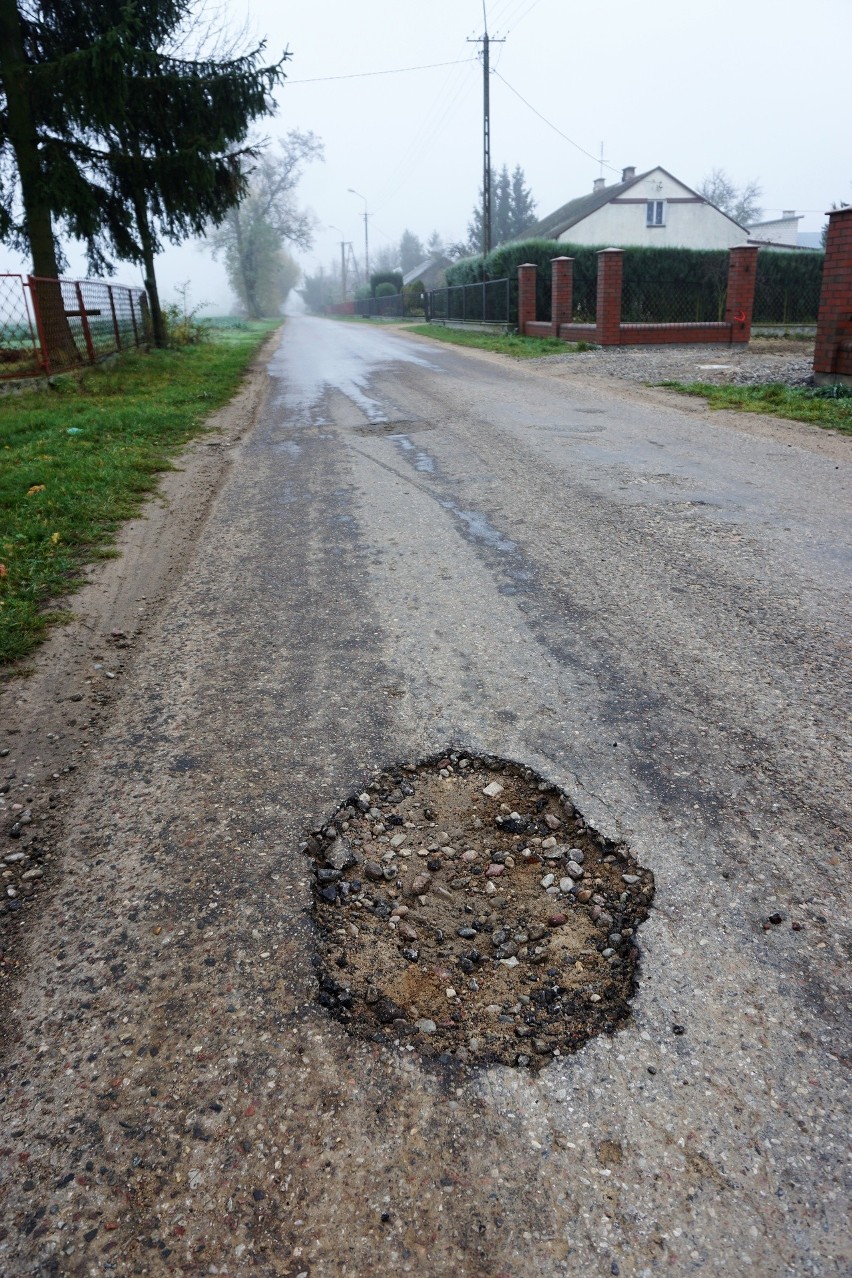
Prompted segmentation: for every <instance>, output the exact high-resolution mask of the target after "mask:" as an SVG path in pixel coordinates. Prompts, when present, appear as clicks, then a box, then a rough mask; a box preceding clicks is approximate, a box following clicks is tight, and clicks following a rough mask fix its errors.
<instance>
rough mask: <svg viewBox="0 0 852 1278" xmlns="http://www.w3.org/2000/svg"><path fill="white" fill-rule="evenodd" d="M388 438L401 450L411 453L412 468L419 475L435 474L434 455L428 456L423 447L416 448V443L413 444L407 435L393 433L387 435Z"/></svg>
mask: <svg viewBox="0 0 852 1278" xmlns="http://www.w3.org/2000/svg"><path fill="white" fill-rule="evenodd" d="M388 439H392V440H393V442H394V443H395V444H396V446H397V448H399V449H401V450H402V452H404V453H408V454H409V455H411V454H413V457H412V458H411V459H412V461H413V462H414V469H415V470H416V471H419V473H420V474H421V475H434V474H435V471H436V469H437V467H436V465H435V459H434V457H430V456H429V454H428V453H427V452H426V451H425V450H424V449H422V448H418V447H417V445H416V444H413V443H412V442H411V440H410V439H409V438H408V436H407V435H400V434H396V433H394V434H393V435H389V436H388Z"/></svg>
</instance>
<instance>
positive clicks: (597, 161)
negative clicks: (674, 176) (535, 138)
mask: <svg viewBox="0 0 852 1278" xmlns="http://www.w3.org/2000/svg"><path fill="white" fill-rule="evenodd" d="M494 74H495V75H496V76H497V78H498V80H502V81H503V83H504V84H505V86H506V88H507V89H509V90H510V91H511V92H512V93H514V95H515V97H516V98H520V100H521V101H522V102H523V104H524V106H525V107H529V109H530V111H532V113H533V115H537V116H538V118H539V119H540V120H543V121H544V123H545V124H546V125H547V127H548V128H550V129H553V132H554V133H558V134H559V136H560V137H561V138H564V140H565V141H566V142H570V144H571V146H573V147H575V148H576V149H577V150H578V151H580V152H581V153H582V154H583V155H587V156H588V157H589V159H590V160H594V162H595V164H600V162H601V158H600V156H599V155H592V153H591V151H587V150H586V148H585V147H582V146H580V143H579V142H575V141H574V139H573V138H569V136H568V134H567V133H563V132H562V130H561V129H558V128H557V127H556V125H555V124H553V123H552V121H550V120H548V118H547V116H544V115H542V114H541V112H540V111H537V110H536V109H535V107H534V106H533V105H532V103H531V102H527V100H526V98H525V97H523V96H522V94H520V93H518V90H517V89H513V88H512V86H511V84H510V83H509V81H508V80H507V79H506V77H505V76H503V75H501V74H500V72H499V71H497V70H496V69H495V71H494ZM604 168H607V169H609V170H610V172H612V173H618V172H619V170H618V169H617V168H615V166H614V165H612V164H607V163H606V162H604Z"/></svg>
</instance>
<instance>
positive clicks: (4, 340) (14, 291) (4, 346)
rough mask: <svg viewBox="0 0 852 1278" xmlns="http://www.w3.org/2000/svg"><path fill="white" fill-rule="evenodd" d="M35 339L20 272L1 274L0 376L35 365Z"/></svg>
mask: <svg viewBox="0 0 852 1278" xmlns="http://www.w3.org/2000/svg"><path fill="white" fill-rule="evenodd" d="M38 355H39V351H38V342H37V340H36V332H35V327H34V325H33V320H32V316H31V315H30V309H29V307H28V305H27V292H26V286H25V284H24V280H23V277H22V276H20V275H0V378H9V377H28V376H29V375H30V374H31V373H32V372H33V371H37V369H38Z"/></svg>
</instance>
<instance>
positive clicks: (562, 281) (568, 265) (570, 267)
mask: <svg viewBox="0 0 852 1278" xmlns="http://www.w3.org/2000/svg"><path fill="white" fill-rule="evenodd" d="M550 298H551V301H550V329H551V332H552V333H553V336H554V337H558V336H559V326H560V324H570V323H571V321H572V320H573V318H574V259H573V257H554V258H551V261H550Z"/></svg>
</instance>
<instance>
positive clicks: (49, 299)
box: [0, 0, 79, 367]
mask: <svg viewBox="0 0 852 1278" xmlns="http://www.w3.org/2000/svg"><path fill="white" fill-rule="evenodd" d="M0 80H1V81H2V84H3V88H4V90H5V93H6V131H7V136H8V138H9V142H10V143H11V146H12V150H13V151H14V153H15V161H16V164H17V168H18V178H19V180H20V183H21V200H22V202H23V206H24V231H25V234H26V236H27V239H28V240H29V244H30V253H31V255H32V261H33V275H35V276H38V277H40V278H41V279H43V280H46V281H48V282H47V283H44V284H40V285H39V287H38V294H37V296H36V297H34V298H33V303H34V305H36V306H38V307H39V309H40V321H41V323H40V330H41V334H42V340H43V342H44V344H45V350H44V355H45V357H46V359H47V360H48V361H49V366H53V367H57V366H58V367H67V366H68V365H69V364H74V363H77V361H78V358H79V356H78V353H77V347H76V346H75V344H74V336H73V334H72V332H71V327H70V325H69V323H68V318H67V316H66V314H65V304H64V302H63V299H62V289H61V288H60V285H59V282H58V278H59V264H58V261H57V257H56V240H55V238H54V235H53V222H52V219H51V209H50V203H49V201H48V199H47V197H46V195H45V194H44V184H43V181H42V172H41V158H40V156H39V149H38V133H37V130H36V125H35V121H34V119H33V114H32V109H31V103H30V95H29V71H28V67H27V63H26V58H25V56H24V44H23V37H22V34H21V22H20V17H19V14H18V7H17V4H16V3H15V0H0ZM53 281H56V282H55V283H54V282H53Z"/></svg>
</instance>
